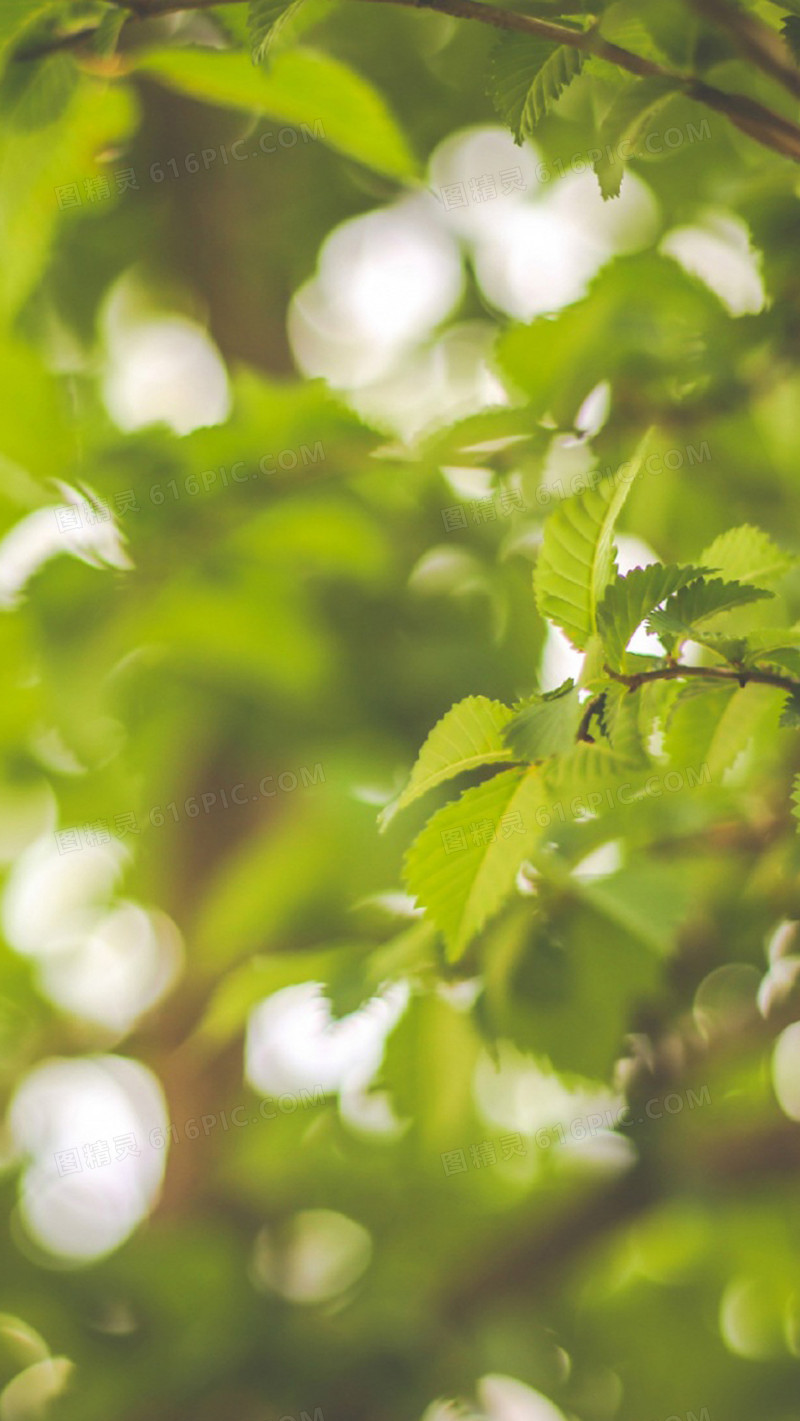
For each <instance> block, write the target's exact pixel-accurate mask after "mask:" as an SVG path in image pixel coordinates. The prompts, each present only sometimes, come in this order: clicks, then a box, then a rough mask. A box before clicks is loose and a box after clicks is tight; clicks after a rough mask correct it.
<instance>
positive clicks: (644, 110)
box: [594, 78, 677, 199]
mask: <svg viewBox="0 0 800 1421" xmlns="http://www.w3.org/2000/svg"><path fill="white" fill-rule="evenodd" d="M676 88H677V86H676V83H675V81H674V80H672V79H661V78H652V79H636V80H634V82H633V83H632V84H628V85H626V87H625V88H624V89H622V90H621V91H620V93H619V94H618V95H617V96H616V98H615V99H614V102H613V103H612V105H611V107H610V109H609V110H608V113H607V114H606V116H605V118H604V120H603V122H602V124H601V125H600V131H599V134H598V140H599V146H600V147H601V148H602V150H603V151H602V155H601V156H600V157H599V158H596V159H595V163H594V171H595V173H596V174H597V180H598V182H599V184H600V191H601V193H602V194H603V197H604V198H606V199H608V198H610V197H618V196H619V191H620V187H621V186H622V174H623V172H624V169H625V163H626V162H627V160H628V159H629V158H634V157H637V156H638V155H639V153H640V152H641V145H642V143H643V141H644V138H645V134H646V133H647V130H648V127H649V123H650V119H651V118H652V117H653V115H654V114H656V113H658V111H659V109H661V108H663V107H664V105H665V104H666V103H667V101H668V100H669V99H670V98H671V97H672V95H673V94H674V93H675V92H676ZM624 147H627V149H628V152H627V153H625V154H623V152H622V149H623V148H624Z"/></svg>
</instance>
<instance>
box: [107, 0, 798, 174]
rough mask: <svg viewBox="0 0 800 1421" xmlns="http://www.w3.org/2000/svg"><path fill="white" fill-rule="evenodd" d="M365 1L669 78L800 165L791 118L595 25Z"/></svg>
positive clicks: (464, 6)
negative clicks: (472, 23)
mask: <svg viewBox="0 0 800 1421" xmlns="http://www.w3.org/2000/svg"><path fill="white" fill-rule="evenodd" d="M112 3H113V4H115V5H117V6H118V7H119V8H120V9H123V10H128V11H129V12H130V14H131V16H133V17H135V18H136V19H138V20H149V19H156V18H158V17H159V16H162V15H169V14H175V13H178V12H180V11H184V10H185V11H190V10H208V9H211V7H212V6H216V5H232V4H240V3H241V0H112ZM362 3H366V4H371V5H380V4H390V5H405V6H408V7H410V8H412V9H421V8H425V9H428V10H432V11H434V12H435V13H436V14H440V15H451V16H452V17H453V18H454V19H457V20H477V21H478V22H479V23H480V24H484V25H491V26H492V27H493V28H494V29H500V30H506V31H516V32H517V33H518V34H528V35H536V36H537V38H539V39H543V40H548V41H549V42H550V43H552V44H563V45H569V46H570V48H572V49H577V50H580V51H581V52H582V53H583V54H587V55H594V56H596V57H597V58H598V59H604V60H605V61H606V62H607V63H609V64H613V65H616V67H617V68H619V69H624V70H625V71H626V72H627V73H629V74H634V75H636V77H637V78H660V79H668V80H669V81H670V82H671V83H673V84H674V85H675V88H676V91H682V92H683V93H684V94H686V95H687V97H688V98H690V99H695V100H696V101H697V102H698V103H701V104H705V105H706V106H707V107H708V108H712V109H714V111H715V112H717V113H721V114H724V115H725V117H726V118H728V119H729V120H730V122H731V123H732V124H734V125H735V127H736V128H738V129H739V130H740V131H741V132H742V133H746V134H747V136H748V137H749V138H753V139H754V140H755V141H756V142H757V143H760V144H762V146H763V147H765V148H771V149H772V150H773V152H775V153H780V154H781V156H782V157H784V158H791V159H792V160H793V161H794V162H796V163H800V128H798V126H797V125H796V124H794V123H792V122H791V121H790V120H789V119H785V118H783V117H782V116H781V115H780V114H777V113H775V112H774V111H773V110H772V109H769V108H767V107H766V106H765V105H764V104H761V103H759V102H758V101H757V100H755V99H751V98H748V97H747V96H746V95H744V94H729V93H727V92H726V91H725V90H723V89H717V88H715V87H714V86H713V85H711V84H706V83H705V82H704V81H703V80H702V79H699V78H697V77H696V76H694V75H691V74H681V73H679V72H677V71H676V70H672V69H668V68H666V67H665V66H664V65H661V64H657V63H656V62H655V61H654V60H652V59H645V58H644V57H643V56H642V55H639V54H633V53H632V52H631V51H630V50H627V49H623V48H622V47H621V46H620V45H617V44H613V43H611V41H609V40H606V39H603V37H602V35H600V34H599V33H598V31H597V30H596V29H589V30H574V29H570V28H569V26H568V25H563V24H559V23H557V22H556V21H554V20H545V19H540V18H538V17H536V16H533V15H522V14H518V13H516V12H515V11H512V10H501V9H497V8H495V7H494V6H493V5H488V4H485V3H483V0H362ZM704 3H714V0H704ZM759 53H761V51H759Z"/></svg>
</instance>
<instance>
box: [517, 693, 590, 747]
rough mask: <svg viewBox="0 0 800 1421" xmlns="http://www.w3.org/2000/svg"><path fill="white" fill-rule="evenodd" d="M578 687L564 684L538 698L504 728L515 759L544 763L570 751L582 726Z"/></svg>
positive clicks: (520, 711)
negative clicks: (550, 757) (546, 759)
mask: <svg viewBox="0 0 800 1421" xmlns="http://www.w3.org/2000/svg"><path fill="white" fill-rule="evenodd" d="M582 709H583V708H582V706H581V704H580V701H579V700H578V690H577V687H576V686H574V685H573V683H572V681H565V682H564V684H563V686H559V688H558V690H556V691H548V692H547V693H546V694H545V695H543V696H535V697H534V698H533V700H532V701H531V703H530V704H529V705H526V706H524V707H523V709H522V710H519V711H518V712H517V714H516V715H515V716H514V718H513V720H511V721H509V723H508V724H507V725H506V727H505V731H504V736H505V742H506V744H507V745H508V746H509V748H510V749H511V750H512V751H513V753H514V756H515V758H518V759H524V760H531V761H534V760H543V759H545V758H546V756H548V755H558V754H560V753H561V751H564V750H570V749H571V748H572V746H573V744H574V743H575V735H576V733H577V729H578V726H579V724H580V719H581V714H582Z"/></svg>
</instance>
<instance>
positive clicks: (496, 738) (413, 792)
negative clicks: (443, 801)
mask: <svg viewBox="0 0 800 1421" xmlns="http://www.w3.org/2000/svg"><path fill="white" fill-rule="evenodd" d="M512 715H513V711H511V710H510V709H509V707H508V706H504V705H503V704H502V702H501V701H490V700H489V699H488V698H487V697H486V696H467V698H466V699H465V700H463V701H459V702H458V703H457V704H456V705H454V706H451V708H450V710H449V711H447V713H446V714H445V715H443V716H442V718H441V720H440V721H438V722H437V724H436V725H435V726H434V727H433V730H432V731H431V732H430V734H429V736H428V738H427V740H426V741H425V743H424V745H423V746H422V749H421V750H420V752H419V756H418V758H417V763H416V764H415V766H414V768H413V770H412V771H411V778H410V780H409V782H408V784H407V785H406V787H405V789H404V790H403V792H402V794H401V795H400V797H399V798H398V799H396V800H395V801H394V802H393V803H392V804H390V805H387V807H386V809H384V810H383V812H382V814H381V815H380V816H379V823H380V824H381V827H382V828H386V826H387V824H388V823H389V821H390V819H392V818H393V817H394V815H395V814H396V813H397V811H398V810H400V809H404V808H405V807H406V805H407V804H412V803H413V802H414V800H415V799H419V798H420V796H421V795H423V794H427V792H428V790H430V789H433V788H434V787H435V786H436V785H439V784H442V783H443V782H444V781H445V780H449V779H452V778H453V776H454V775H460V774H463V773H464V772H465V771H466V770H474V769H477V767H478V766H479V765H496V764H500V763H503V762H505V763H506V764H507V763H508V761H509V760H510V759H512V758H514V757H512V755H511V754H510V752H509V749H508V746H507V744H506V743H505V741H504V740H503V735H502V731H503V727H504V726H505V725H506V724H507V723H508V722H509V721H510V720H511V718H512Z"/></svg>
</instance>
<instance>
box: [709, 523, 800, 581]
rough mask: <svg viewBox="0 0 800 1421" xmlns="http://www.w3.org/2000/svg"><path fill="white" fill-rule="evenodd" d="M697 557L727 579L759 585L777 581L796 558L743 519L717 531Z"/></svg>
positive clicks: (766, 534)
mask: <svg viewBox="0 0 800 1421" xmlns="http://www.w3.org/2000/svg"><path fill="white" fill-rule="evenodd" d="M700 561H701V562H707V563H708V564H709V565H710V566H711V567H715V568H719V570H720V572H721V573H723V574H724V576H725V577H726V578H727V579H734V580H735V581H737V582H752V583H755V585H756V586H757V587H761V586H770V585H771V584H772V583H774V582H777V581H779V579H780V578H781V577H783V575H784V573H785V572H788V571H789V568H790V567H792V566H793V564H794V563H795V561H796V559H795V558H794V557H793V556H792V555H791V554H790V553H785V552H784V551H783V549H782V548H779V547H778V546H777V545H776V544H775V543H773V541H772V539H771V538H770V536H769V534H768V533H765V532H763V530H762V529H761V528H755V527H754V526H753V525H752V524H751V523H743V524H741V526H740V527H738V528H728V529H727V531H726V532H725V533H720V534H719V537H717V538H715V539H714V541H713V543H710V544H709V546H708V547H707V548H706V549H705V551H704V552H703V553H702V555H701V558H700Z"/></svg>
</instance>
